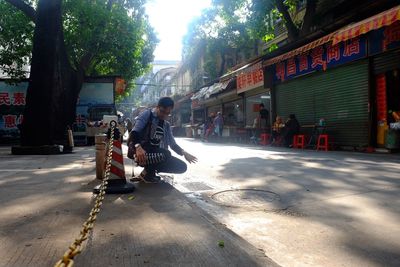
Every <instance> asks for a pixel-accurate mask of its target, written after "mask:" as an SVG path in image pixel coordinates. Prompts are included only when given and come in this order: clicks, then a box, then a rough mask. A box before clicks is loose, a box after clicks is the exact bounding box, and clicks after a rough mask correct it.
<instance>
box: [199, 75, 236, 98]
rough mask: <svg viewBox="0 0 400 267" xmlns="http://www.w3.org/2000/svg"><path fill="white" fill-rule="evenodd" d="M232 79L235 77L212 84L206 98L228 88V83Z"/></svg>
mask: <svg viewBox="0 0 400 267" xmlns="http://www.w3.org/2000/svg"><path fill="white" fill-rule="evenodd" d="M232 80H234V79H230V80H226V81H223V82H219V83H214V84H213V85H211V86H210V87H209V88H208V90H207V92H206V94H205V97H204V98H205V99H207V98H210V96H212V95H215V94H218V93H220V92H222V91H225V90H226V88H227V87H228V84H229V83H230V82H232Z"/></svg>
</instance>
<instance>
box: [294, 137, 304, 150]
mask: <svg viewBox="0 0 400 267" xmlns="http://www.w3.org/2000/svg"><path fill="white" fill-rule="evenodd" d="M304 139H305V137H304V134H297V135H295V136H293V148H301V149H304V146H305V145H304V143H305V141H304Z"/></svg>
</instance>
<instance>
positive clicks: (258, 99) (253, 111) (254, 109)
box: [246, 92, 271, 126]
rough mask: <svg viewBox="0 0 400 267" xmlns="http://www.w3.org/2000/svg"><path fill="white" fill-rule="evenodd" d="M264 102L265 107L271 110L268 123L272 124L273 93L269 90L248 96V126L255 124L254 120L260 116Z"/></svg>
mask: <svg viewBox="0 0 400 267" xmlns="http://www.w3.org/2000/svg"><path fill="white" fill-rule="evenodd" d="M261 103H263V104H264V107H265V108H266V109H267V110H268V112H269V119H268V125H267V126H269V125H270V122H271V119H270V116H271V94H270V93H269V92H267V93H263V94H259V95H255V96H250V97H247V98H246V126H253V124H254V120H255V119H256V118H258V117H259V114H260V104H261Z"/></svg>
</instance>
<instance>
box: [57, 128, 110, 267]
mask: <svg viewBox="0 0 400 267" xmlns="http://www.w3.org/2000/svg"><path fill="white" fill-rule="evenodd" d="M110 129H111V134H110V140H109V143H108V153H107V163H106V169H105V171H104V179H103V181H102V182H101V184H100V188H99V189H100V191H99V194H98V195H97V197H96V200H95V204H94V207H93V208H92V210H91V211H90V213H89V218H88V219H87V220H86V221H85V223H84V224H83V225H82V226H83V228H82V230H81V232H80V234H79V236H78V238H76V239H75V242H74V243H72V244H71V245H70V246H69V248H68V250H67V251H66V252H65V253H64V256H63V257H62V259H61V260H59V261H58V262H57V263H56V264H55V265H54V267H72V266H73V265H74V257H75V256H76V255H78V254H79V253H81V251H82V248H81V247H82V243H83V242H84V241H85V240H87V239H88V236H89V233H90V232H91V231H92V230H93V227H94V223H95V222H96V219H97V214H98V213H99V212H100V207H101V205H102V204H103V200H104V195H105V194H106V189H107V185H108V179H109V178H110V169H111V160H112V150H113V146H114V144H113V141H114V130H115V124H113V123H111V128H110Z"/></svg>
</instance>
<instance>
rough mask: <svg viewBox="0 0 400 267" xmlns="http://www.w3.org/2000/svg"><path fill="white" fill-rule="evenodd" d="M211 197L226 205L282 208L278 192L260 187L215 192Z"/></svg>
mask: <svg viewBox="0 0 400 267" xmlns="http://www.w3.org/2000/svg"><path fill="white" fill-rule="evenodd" d="M211 198H212V199H213V200H214V201H216V202H218V203H220V204H222V205H226V206H236V207H263V208H280V207H278V206H280V205H279V204H280V200H281V199H280V197H279V195H278V194H276V193H274V192H271V191H266V190H258V189H236V190H226V191H222V192H218V193H215V194H214V195H212V196H211Z"/></svg>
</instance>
